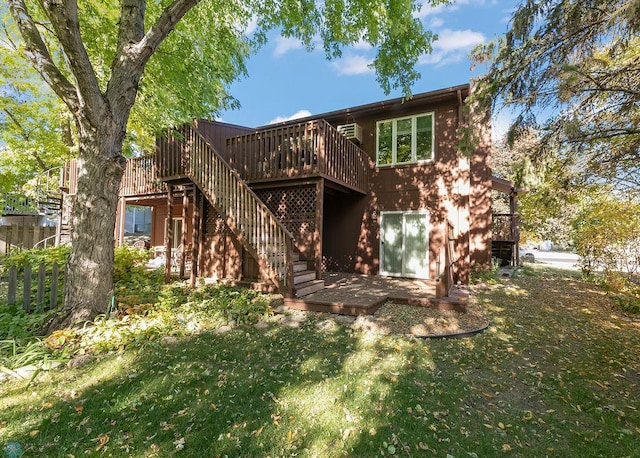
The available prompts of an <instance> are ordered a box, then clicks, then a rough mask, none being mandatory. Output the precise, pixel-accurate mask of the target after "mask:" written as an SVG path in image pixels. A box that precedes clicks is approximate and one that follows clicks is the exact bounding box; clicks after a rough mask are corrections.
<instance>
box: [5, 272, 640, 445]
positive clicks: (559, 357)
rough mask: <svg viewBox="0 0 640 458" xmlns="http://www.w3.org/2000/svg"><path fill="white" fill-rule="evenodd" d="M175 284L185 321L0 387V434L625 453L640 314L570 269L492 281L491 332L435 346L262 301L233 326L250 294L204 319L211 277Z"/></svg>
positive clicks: (77, 439) (638, 362)
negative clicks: (275, 309) (203, 286)
mask: <svg viewBox="0 0 640 458" xmlns="http://www.w3.org/2000/svg"><path fill="white" fill-rule="evenodd" d="M485 285H486V284H485ZM179 288H182V287H180V286H174V287H172V288H170V290H169V291H166V292H163V293H162V294H161V296H162V297H161V299H160V302H162V303H165V304H166V305H167V306H166V307H165V310H166V312H165V313H167V314H169V313H170V311H171V310H177V312H176V315H175V316H176V317H177V316H182V317H183V321H182V324H180V322H179V320H176V321H174V322H173V328H172V329H173V331H174V332H172V333H171V335H166V334H165V335H163V336H159V337H158V338H153V339H148V338H147V339H141V340H136V339H129V340H126V342H127V343H126V345H120V346H111V347H108V348H104V349H102V350H101V351H97V350H93V353H91V352H88V354H91V355H93V356H92V357H91V358H90V359H89V361H88V362H86V363H85V364H84V365H82V366H80V367H69V368H66V369H64V370H62V371H49V372H47V373H42V374H40V376H39V377H38V378H37V379H36V380H35V381H34V382H33V383H31V385H28V381H26V380H22V381H20V380H18V381H11V382H6V383H4V384H3V385H2V386H0V412H1V413H0V445H1V446H3V447H14V448H19V450H21V451H22V452H24V456H60V457H63V456H135V457H137V456H173V455H178V456H180V455H181V456H225V455H226V456H330V457H333V456H443V457H446V456H454V457H466V456H471V457H474V456H476V457H481V456H501V455H504V456H576V455H583V456H607V457H608V456H637V437H638V434H639V433H640V412H638V407H637V405H636V403H637V399H638V398H640V387H639V382H640V373H639V371H640V370H639V368H640V356H639V355H640V352H638V349H639V347H640V322H639V320H638V319H637V317H634V316H627V315H624V314H623V313H622V311H620V309H619V308H616V306H615V304H614V303H613V301H612V300H610V298H609V297H608V296H607V295H606V293H605V292H603V291H602V290H601V289H600V288H599V287H598V286H597V285H594V284H592V283H585V282H583V281H582V280H580V278H579V277H578V276H575V275H574V274H571V273H567V272H563V271H552V270H540V269H535V268H527V269H526V271H520V273H519V274H517V275H516V276H514V277H513V278H508V279H507V278H502V279H500V281H499V282H498V283H497V284H495V285H486V286H484V287H483V288H482V289H481V290H480V291H479V292H478V296H477V298H478V301H479V303H480V306H481V307H483V309H484V310H485V313H486V314H487V315H488V316H489V318H490V319H491V320H492V324H491V326H490V327H489V328H488V329H487V330H486V331H485V332H483V333H481V334H478V335H475V336H474V337H472V338H464V339H439V340H421V339H407V338H403V337H398V336H381V335H377V334H372V333H368V332H363V331H360V330H357V329H354V328H352V327H350V326H347V325H344V324H342V321H340V320H336V319H334V318H332V317H331V316H328V315H323V314H307V315H305V314H301V313H292V314H290V315H287V316H285V315H281V314H277V315H272V316H271V315H270V314H269V309H268V307H267V308H265V309H264V313H260V314H258V315H259V316H258V315H254V316H253V317H252V318H251V319H246V320H244V321H245V322H244V323H243V319H241V318H240V317H242V316H248V315H247V314H243V313H244V312H242V311H241V310H251V309H252V307H251V306H250V304H251V302H252V301H256V302H257V303H258V304H261V301H260V300H259V299H257V300H256V298H258V297H259V296H255V297H253V298H247V297H245V299H242V300H241V301H240V303H241V304H243V305H239V306H238V307H237V308H236V310H237V311H238V313H236V314H225V313H223V314H222V315H218V316H219V317H220V318H219V319H215V320H214V319H208V318H207V319H205V318H206V317H209V316H211V314H210V313H208V312H207V311H206V310H204V309H203V308H200V306H198V305H195V304H202V303H204V302H207V303H209V304H212V303H213V302H215V301H217V300H218V299H212V300H211V302H209V299H208V298H209V297H210V296H212V295H213V296H215V294H216V293H214V292H213V290H214V288H212V287H209V288H212V289H211V291H209V292H208V293H205V292H203V291H201V292H198V293H195V292H191V293H189V295H187V296H186V297H187V298H188V299H184V297H185V295H183V294H180V293H179V291H180V290H179ZM183 292H184V291H183ZM220 294H221V295H222V296H224V295H231V296H234V297H236V296H238V295H242V294H244V293H242V292H240V291H234V290H230V289H223V290H222V292H221V293H220ZM228 302H232V301H229V299H228V298H227V299H225V300H220V301H219V303H228ZM189 304H191V305H189ZM169 305H170V306H169ZM202 307H204V306H202ZM211 307H213V308H215V307H214V306H213V305H211ZM196 312H197V313H196ZM145 314H146V315H145ZM149 314H151V312H148V311H145V312H143V313H140V314H137V315H135V314H133V315H123V317H122V318H121V319H120V321H118V323H119V324H118V326H123V327H124V324H123V323H121V321H123V320H124V321H127V320H139V324H138V328H137V329H140V328H141V327H144V326H147V324H144V323H145V322H144V320H142V318H134V315H135V316H136V317H144V316H148V315H149ZM126 317H128V318H126ZM112 319H113V320H114V321H115V318H112ZM190 323H191V324H190ZM222 323H226V324H224V325H222ZM230 323H233V324H232V325H231V326H230V325H229V324H230ZM178 330H181V331H180V332H177V331H178ZM163 332H166V330H164V331H163ZM76 359H77V357H76Z"/></svg>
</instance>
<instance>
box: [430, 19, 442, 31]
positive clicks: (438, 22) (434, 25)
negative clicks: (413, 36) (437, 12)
mask: <svg viewBox="0 0 640 458" xmlns="http://www.w3.org/2000/svg"><path fill="white" fill-rule="evenodd" d="M443 25H444V20H442V19H440V18H439V17H434V18H433V19H431V21H429V28H430V29H439V28H440V27H442V26H443Z"/></svg>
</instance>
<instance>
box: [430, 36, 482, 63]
mask: <svg viewBox="0 0 640 458" xmlns="http://www.w3.org/2000/svg"><path fill="white" fill-rule="evenodd" d="M485 40H486V37H485V36H484V35H483V34H481V33H480V32H474V31H473V30H469V29H467V30H450V29H444V30H442V31H441V32H438V40H437V41H436V42H434V43H433V52H432V53H431V54H425V55H423V56H422V57H420V60H419V63H421V64H432V65H436V66H438V67H442V66H443V65H446V64H449V63H452V62H460V61H461V60H463V59H465V58H466V56H467V54H468V53H469V51H471V49H473V47H474V46H476V45H478V44H480V43H483V42H484V41H485Z"/></svg>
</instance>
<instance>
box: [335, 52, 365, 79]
mask: <svg viewBox="0 0 640 458" xmlns="http://www.w3.org/2000/svg"><path fill="white" fill-rule="evenodd" d="M372 63H373V59H370V58H368V57H365V56H359V55H350V56H346V57H343V58H341V59H338V60H336V61H335V62H333V64H332V65H333V68H335V69H336V71H337V72H338V75H364V74H366V73H372V72H373V69H372V68H370V67H369V65H371V64H372Z"/></svg>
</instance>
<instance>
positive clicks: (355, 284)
mask: <svg viewBox="0 0 640 458" xmlns="http://www.w3.org/2000/svg"><path fill="white" fill-rule="evenodd" d="M324 280H325V284H326V287H325V289H323V290H322V291H318V292H317V293H313V294H310V295H308V296H305V297H303V298H299V299H286V300H285V305H286V306H287V307H290V308H293V309H296V310H308V311H314V312H330V313H338V314H341V315H354V316H357V315H371V314H373V313H375V312H376V311H377V310H378V309H379V308H380V307H381V306H382V305H383V304H384V303H385V302H387V301H393V302H396V303H401V304H410V305H416V306H421V307H437V308H439V309H442V310H457V311H461V312H463V311H466V304H467V302H468V293H467V292H466V290H464V289H461V290H456V289H455V288H454V289H453V290H452V291H451V293H450V297H445V298H438V297H437V295H436V281H435V280H422V279H409V278H394V277H383V276H377V275H376V276H371V275H357V274H347V273H336V272H332V273H325V275H324Z"/></svg>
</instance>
